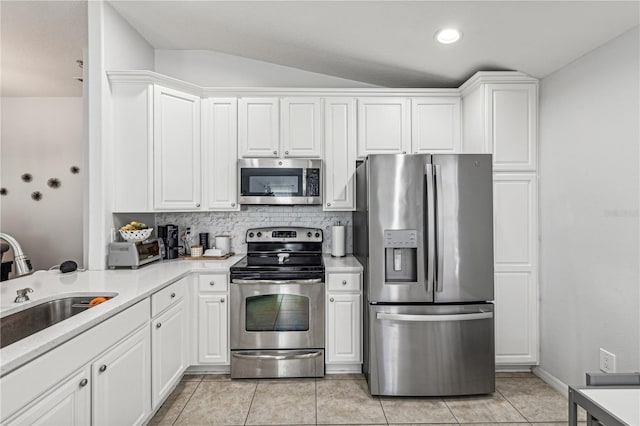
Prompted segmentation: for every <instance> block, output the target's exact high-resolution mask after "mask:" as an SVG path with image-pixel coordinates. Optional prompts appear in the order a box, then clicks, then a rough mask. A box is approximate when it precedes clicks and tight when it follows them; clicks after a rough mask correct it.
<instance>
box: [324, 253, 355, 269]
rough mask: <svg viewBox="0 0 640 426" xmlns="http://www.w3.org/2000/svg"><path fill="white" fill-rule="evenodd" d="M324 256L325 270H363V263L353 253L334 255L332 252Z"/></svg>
mask: <svg viewBox="0 0 640 426" xmlns="http://www.w3.org/2000/svg"><path fill="white" fill-rule="evenodd" d="M322 257H323V259H324V270H325V272H362V265H360V262H358V260H357V259H356V258H355V257H354V256H353V255H352V254H348V255H346V256H345V257H333V256H331V255H330V254H325V255H323V256H322Z"/></svg>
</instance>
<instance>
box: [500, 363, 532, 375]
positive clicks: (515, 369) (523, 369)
mask: <svg viewBox="0 0 640 426" xmlns="http://www.w3.org/2000/svg"><path fill="white" fill-rule="evenodd" d="M534 367H535V365H508V364H504V365H496V373H529V372H531V369H532V368H534Z"/></svg>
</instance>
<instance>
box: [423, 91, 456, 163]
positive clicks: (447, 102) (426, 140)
mask: <svg viewBox="0 0 640 426" xmlns="http://www.w3.org/2000/svg"><path fill="white" fill-rule="evenodd" d="M411 148H412V152H413V153H414V154H425V153H431V152H436V153H437V152H449V153H454V152H460V151H461V145H460V98H459V97H436V96H434V97H424V98H412V99H411Z"/></svg>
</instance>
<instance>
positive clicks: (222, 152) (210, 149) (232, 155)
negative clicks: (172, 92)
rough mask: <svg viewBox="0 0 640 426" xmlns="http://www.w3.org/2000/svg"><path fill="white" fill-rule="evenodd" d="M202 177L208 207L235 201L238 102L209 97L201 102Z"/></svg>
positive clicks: (230, 207) (236, 207)
mask: <svg viewBox="0 0 640 426" xmlns="http://www.w3.org/2000/svg"><path fill="white" fill-rule="evenodd" d="M203 117H204V118H203V144H202V145H203V162H202V170H203V173H202V175H203V179H204V185H203V187H204V188H205V191H206V192H205V194H206V201H205V203H206V204H205V206H206V208H207V209H209V210H240V205H239V204H238V169H237V165H238V130H237V128H238V101H237V100H236V98H209V99H207V100H206V101H204V104H203Z"/></svg>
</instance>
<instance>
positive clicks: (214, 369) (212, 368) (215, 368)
mask: <svg viewBox="0 0 640 426" xmlns="http://www.w3.org/2000/svg"><path fill="white" fill-rule="evenodd" d="M230 372H231V366H229V365H228V364H227V365H192V366H190V367H189V368H187V370H186V371H185V374H229V373H230Z"/></svg>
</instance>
